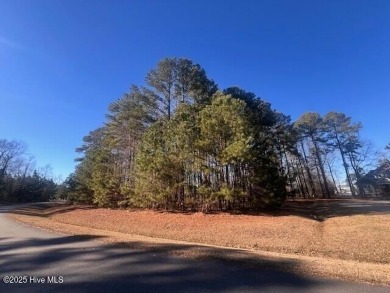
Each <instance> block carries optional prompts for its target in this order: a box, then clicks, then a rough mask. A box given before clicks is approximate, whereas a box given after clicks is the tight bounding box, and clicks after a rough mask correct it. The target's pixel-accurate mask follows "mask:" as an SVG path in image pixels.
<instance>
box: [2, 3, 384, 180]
mask: <svg viewBox="0 0 390 293" xmlns="http://www.w3.org/2000/svg"><path fill="white" fill-rule="evenodd" d="M164 57H187V58H190V59H192V60H193V61H194V62H196V63H199V64H200V65H201V66H202V67H203V68H205V70H206V72H207V74H208V76H209V77H210V78H212V79H214V80H215V81H216V82H217V83H218V85H219V87H220V88H221V89H223V88H226V87H229V86H239V87H241V88H243V89H245V90H247V91H252V92H254V93H256V94H257V95H258V96H260V97H262V98H263V99H264V100H266V101H269V102H270V103H271V104H272V106H273V107H274V108H275V109H276V110H278V111H281V112H283V113H285V114H288V115H291V117H292V118H293V119H294V120H295V119H297V118H298V117H299V116H300V115H301V114H302V113H304V112H307V111H315V112H319V113H321V114H325V113H327V112H328V111H332V110H333V111H339V112H344V113H346V114H347V115H349V116H351V117H352V119H353V120H354V121H356V122H357V121H360V122H362V123H363V126H364V128H363V131H362V136H363V137H364V138H366V139H369V140H371V141H372V142H373V143H374V144H375V145H376V147H378V148H379V149H380V148H382V149H383V148H384V146H385V145H386V144H387V143H389V142H390V130H389V125H390V123H389V122H390V115H388V114H389V113H390V1H387V0H382V1H379V0H375V1H372V0H371V1H362V0H350V1H343V0H337V1H336V0H334V1H332V0H329V1H325V0H324V1H319V0H310V1H299V0H294V1H293V0H289V1H278V0H269V1H256V0H253V1H247V0H240V1H229V0H224V1H203V0H202V1H186V0H182V1H169V0H165V1H157V0H155V1H145V0H143V1H141V0H133V1H130V0H128V1H120V0H115V1H108V0H107V1H98V0H94V1H86V0H83V1H79V0H76V1H73V0H66V1H65V0H61V1H59V0H34V1H28V0H23V1H22V0H0V138H6V139H17V140H22V141H24V142H26V143H27V144H28V146H29V152H30V153H31V154H33V155H34V156H35V158H36V160H37V163H38V165H41V166H43V165H46V164H50V165H51V166H52V167H53V173H54V174H55V175H63V177H66V176H67V175H68V174H69V173H70V172H72V171H73V168H74V164H75V163H74V161H73V159H74V158H75V157H76V153H75V151H74V149H75V148H76V147H78V146H79V145H80V144H81V141H82V137H83V136H84V135H86V134H88V132H89V131H91V130H93V129H95V128H97V127H99V126H100V125H101V124H102V123H103V122H104V120H105V114H106V112H107V107H108V104H109V103H110V102H112V101H114V100H116V99H117V98H119V97H121V95H122V94H123V93H124V92H126V91H127V89H128V88H129V86H130V85H131V84H139V85H140V84H143V83H144V77H145V75H146V73H147V72H148V71H149V70H150V69H152V68H153V67H154V66H155V65H156V63H157V62H158V61H159V60H160V59H161V58H164Z"/></svg>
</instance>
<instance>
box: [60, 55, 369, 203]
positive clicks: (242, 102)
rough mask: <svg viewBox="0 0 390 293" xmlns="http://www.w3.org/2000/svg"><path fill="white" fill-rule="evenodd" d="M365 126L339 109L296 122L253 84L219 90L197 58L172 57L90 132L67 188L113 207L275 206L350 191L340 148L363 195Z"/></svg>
mask: <svg viewBox="0 0 390 293" xmlns="http://www.w3.org/2000/svg"><path fill="white" fill-rule="evenodd" d="M360 128H361V126H360V124H354V123H352V122H351V119H350V118H349V117H346V116H345V115H344V114H342V113H335V112H331V113H329V114H327V115H326V116H325V117H320V115H319V114H317V113H306V114H304V115H302V117H301V118H300V119H299V120H298V121H296V122H295V123H292V122H291V120H290V118H289V117H288V116H286V115H284V114H283V113H280V112H277V111H275V110H274V109H272V107H271V105H270V104H269V103H268V102H266V101H264V100H262V99H261V98H259V97H257V96H256V95H255V94H253V93H250V92H246V91H245V90H242V89H240V88H237V87H232V88H227V89H224V90H219V89H218V87H217V85H216V84H215V82H214V81H213V80H211V79H209V78H208V77H207V75H206V72H205V70H204V69H203V68H202V67H201V66H200V65H198V64H194V63H193V62H192V61H191V60H188V59H182V58H171V59H163V60H162V61H160V62H159V63H158V65H157V67H156V68H155V69H153V70H151V71H150V72H149V73H148V74H147V76H146V85H145V86H135V85H133V86H132V87H131V88H130V91H129V92H128V93H126V94H125V95H124V96H123V97H122V98H120V99H119V100H117V101H115V102H113V103H112V104H111V105H110V106H109V108H108V114H107V121H106V123H105V124H104V126H102V127H101V128H98V129H96V130H93V131H91V132H90V133H89V135H87V136H86V137H84V139H83V142H84V143H83V145H82V146H81V147H80V148H78V149H77V152H79V153H80V154H81V157H80V158H79V159H77V160H78V161H79V164H78V165H77V167H76V170H75V172H74V174H72V175H70V176H69V178H68V179H67V180H66V182H65V183H64V185H63V190H64V194H66V196H67V197H68V198H69V199H70V200H73V201H76V202H88V203H95V204H97V205H99V206H111V207H118V206H119V207H127V206H132V207H146V208H170V209H193V210H208V209H221V210H230V209H243V208H248V209H257V208H261V207H264V206H273V207H275V206H280V205H281V204H282V203H283V201H284V200H285V198H286V197H287V196H294V197H295V196H302V197H331V196H332V195H334V194H335V193H338V192H340V190H339V188H338V186H337V185H339V184H337V182H336V179H335V172H334V160H333V161H332V160H331V156H332V155H333V156H334V154H336V153H337V152H338V154H340V156H341V158H342V162H343V168H344V170H345V173H346V176H347V178H348V183H349V184H350V188H351V191H352V192H354V194H356V193H357V192H358V190H356V188H355V187H354V181H356V179H358V178H359V176H362V174H363V172H364V168H363V166H362V160H363V156H364V155H363V154H362V149H363V144H362V142H361V141H360V140H359V129H360ZM332 164H333V165H332Z"/></svg>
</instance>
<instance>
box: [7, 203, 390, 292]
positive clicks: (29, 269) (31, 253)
mask: <svg viewBox="0 0 390 293" xmlns="http://www.w3.org/2000/svg"><path fill="white" fill-rule="evenodd" d="M9 209H10V207H9V206H8V207H7V206H0V277H1V280H0V292H7V293H8V292H52V291H55V292H354V293H355V292H390V287H386V286H371V285H368V284H360V283H350V282H343V281H337V280H325V279H315V278H307V277H303V276H299V275H296V274H293V273H287V272H278V271H271V270H265V269H262V270H261V269H249V268H244V267H242V266H240V265H234V264H231V263H229V264H227V263H224V262H217V261H215V262H212V261H195V260H189V259H185V258H176V257H171V256H166V255H164V254H155V253H152V252H147V251H142V250H133V249H129V248H125V247H121V246H118V245H107V244H103V243H100V242H98V241H97V240H98V239H95V238H94V237H91V236H66V235H61V234H55V233H51V232H47V231H44V230H40V229H36V228H33V227H30V226H28V225H24V224H20V223H15V222H13V221H11V220H9V219H7V218H6V217H5V214H4V213H5V212H6V211H7V210H9ZM15 276H17V277H15ZM11 281H14V283H12V284H11V283H5V282H11ZM15 282H16V283H22V284H15Z"/></svg>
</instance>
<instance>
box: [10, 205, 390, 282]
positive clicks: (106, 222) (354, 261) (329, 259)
mask: <svg viewBox="0 0 390 293" xmlns="http://www.w3.org/2000/svg"><path fill="white" fill-rule="evenodd" d="M9 216H10V217H11V218H13V219H15V220H18V221H21V222H24V223H29V224H32V225H35V226H39V227H41V228H45V229H50V230H55V231H57V232H61V233H65V234H87V235H98V236H102V237H103V238H102V240H103V241H105V242H110V243H113V242H120V243H123V244H124V245H127V246H129V247H132V248H142V249H148V250H151V251H163V252H168V253H170V254H173V255H179V256H184V257H190V258H206V259H223V260H225V261H226V260H227V261H235V262H239V263H241V264H242V265H245V266H251V267H253V266H254V267H267V268H273V269H281V270H285V271H293V272H296V273H299V274H304V275H310V276H323V277H333V278H341V279H346V280H354V281H363V282H370V283H381V284H388V285H390V265H389V264H390V253H389V252H388V244H389V243H390V242H389V237H390V233H389V232H390V226H389V219H390V217H389V215H387V214H375V215H351V216H343V217H333V218H329V219H326V220H325V221H315V220H313V219H310V218H306V217H304V216H302V215H300V216H297V215H293V216H291V215H289V216H286V215H273V216H270V215H256V216H251V215H228V214H212V215H204V214H200V213H195V214H176V213H160V212H151V211H127V210H109V209H91V208H89V207H85V206H84V207H82V206H79V207H74V206H66V205H52V206H50V207H48V206H36V207H34V208H28V209H22V210H19V211H17V212H14V213H13V214H10V215H9ZM167 239H169V240H167ZM184 241H185V242H184ZM226 247H230V248H228V249H227V248H226Z"/></svg>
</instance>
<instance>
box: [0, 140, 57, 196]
mask: <svg viewBox="0 0 390 293" xmlns="http://www.w3.org/2000/svg"><path fill="white" fill-rule="evenodd" d="M46 171H47V170H45V169H42V172H39V171H37V169H36V168H35V165H34V162H33V160H32V158H31V157H29V156H28V155H27V154H26V146H25V145H24V144H23V143H21V142H17V141H8V140H6V139H0V203H16V202H34V201H47V200H49V199H51V198H53V197H54V195H55V193H56V190H57V185H56V184H55V183H54V182H53V180H52V179H49V178H47V177H48V176H47V174H45V173H46Z"/></svg>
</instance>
